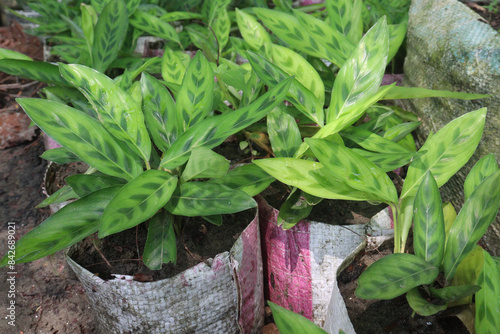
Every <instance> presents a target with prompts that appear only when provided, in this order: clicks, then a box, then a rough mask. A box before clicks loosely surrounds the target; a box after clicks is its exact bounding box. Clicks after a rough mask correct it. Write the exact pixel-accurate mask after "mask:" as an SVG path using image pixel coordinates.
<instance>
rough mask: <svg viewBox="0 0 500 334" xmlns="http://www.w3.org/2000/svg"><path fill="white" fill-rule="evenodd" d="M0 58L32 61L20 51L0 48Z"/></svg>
mask: <svg viewBox="0 0 500 334" xmlns="http://www.w3.org/2000/svg"><path fill="white" fill-rule="evenodd" d="M1 59H18V60H27V61H32V60H33V59H31V57H28V56H26V55H25V54H22V53H21V52H17V51H13V50H9V49H4V48H0V60H1Z"/></svg>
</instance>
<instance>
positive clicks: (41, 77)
mask: <svg viewBox="0 0 500 334" xmlns="http://www.w3.org/2000/svg"><path fill="white" fill-rule="evenodd" d="M0 71H1V72H5V73H7V74H9V75H14V76H18V77H21V78H26V79H30V80H35V81H40V82H45V83H51V84H57V85H63V86H68V83H67V82H66V80H64V79H63V78H62V77H61V75H60V74H59V68H58V66H57V65H53V64H50V63H46V62H43V61H35V60H23V59H0Z"/></svg>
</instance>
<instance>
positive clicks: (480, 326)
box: [475, 250, 500, 333]
mask: <svg viewBox="0 0 500 334" xmlns="http://www.w3.org/2000/svg"><path fill="white" fill-rule="evenodd" d="M483 253H484V265H483V270H482V271H481V274H480V275H479V277H478V280H477V284H478V285H480V286H481V290H479V291H478V292H477V293H476V318H475V328H476V333H497V332H498V329H499V328H500V317H499V316H498V315H499V314H500V298H499V296H500V283H499V282H500V270H499V269H498V267H497V264H496V263H495V260H494V259H493V258H492V257H491V256H490V254H488V252H487V251H485V250H483Z"/></svg>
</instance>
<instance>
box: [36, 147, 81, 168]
mask: <svg viewBox="0 0 500 334" xmlns="http://www.w3.org/2000/svg"><path fill="white" fill-rule="evenodd" d="M40 158H42V159H45V160H48V161H53V162H55V163H58V164H61V165H62V164H67V163H70V162H77V161H80V159H79V158H78V157H77V156H76V155H75V154H74V153H73V152H71V151H70V150H68V149H67V148H64V147H58V148H53V149H51V150H48V151H45V152H43V154H42V155H41V156H40Z"/></svg>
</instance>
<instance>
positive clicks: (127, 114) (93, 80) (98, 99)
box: [59, 64, 151, 161]
mask: <svg viewBox="0 0 500 334" xmlns="http://www.w3.org/2000/svg"><path fill="white" fill-rule="evenodd" d="M59 67H60V71H61V74H62V76H63V77H64V78H65V79H66V80H68V82H70V83H71V84H72V85H73V86H75V87H76V88H78V90H79V91H80V92H81V93H82V94H83V95H85V97H86V98H87V100H89V102H90V104H92V107H93V108H94V110H95V111H96V112H97V113H98V115H99V120H100V121H101V122H102V123H103V125H104V126H105V127H106V129H107V130H108V131H109V132H110V133H111V134H112V135H113V136H115V137H116V138H118V139H120V140H122V141H123V142H125V144H126V145H127V146H128V147H130V148H131V149H132V150H133V151H134V152H135V153H136V154H137V155H139V156H140V157H142V159H143V160H144V161H147V160H149V156H150V154H151V140H150V138H149V135H148V132H147V129H146V126H145V125H144V115H143V113H142V110H141V105H140V103H138V102H137V101H135V100H134V99H133V98H132V97H131V96H130V95H129V94H127V93H126V92H124V91H123V90H122V89H120V88H119V87H118V86H117V84H115V83H114V82H113V80H111V79H110V78H108V77H107V76H105V75H104V74H102V73H99V72H97V71H95V70H93V69H91V68H89V67H86V66H83V65H76V64H72V65H64V64H60V65H59Z"/></svg>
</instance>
